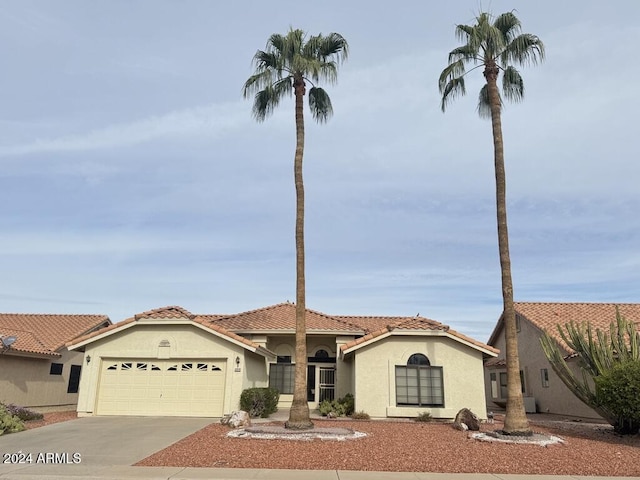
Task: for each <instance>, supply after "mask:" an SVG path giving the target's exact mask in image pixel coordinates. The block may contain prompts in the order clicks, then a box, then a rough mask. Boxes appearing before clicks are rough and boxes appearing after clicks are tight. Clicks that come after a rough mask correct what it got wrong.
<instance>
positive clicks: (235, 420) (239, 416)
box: [220, 410, 251, 428]
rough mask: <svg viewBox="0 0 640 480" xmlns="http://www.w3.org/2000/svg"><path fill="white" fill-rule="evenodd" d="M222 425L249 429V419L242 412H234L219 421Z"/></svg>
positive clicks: (245, 413)
mask: <svg viewBox="0 0 640 480" xmlns="http://www.w3.org/2000/svg"><path fill="white" fill-rule="evenodd" d="M220 423H222V424H223V425H229V426H230V427H232V428H240V427H250V426H251V417H250V416H249V414H248V413H247V412H245V411H244V410H236V411H234V412H231V415H225V416H224V417H222V419H221V420H220Z"/></svg>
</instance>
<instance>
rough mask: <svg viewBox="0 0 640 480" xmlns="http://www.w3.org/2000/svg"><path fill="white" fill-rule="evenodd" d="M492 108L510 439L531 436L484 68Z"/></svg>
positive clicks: (500, 170) (490, 77) (493, 82)
mask: <svg viewBox="0 0 640 480" xmlns="http://www.w3.org/2000/svg"><path fill="white" fill-rule="evenodd" d="M484 76H485V78H486V80H487V90H488V96H489V103H490V108H491V126H492V130H493V154H494V162H495V175H496V210H497V220H498V250H499V252H500V269H501V272H502V302H503V313H502V315H503V322H504V332H505V334H504V335H505V346H506V361H507V412H506V415H505V418H504V432H505V433H508V434H511V435H531V434H532V432H531V429H530V428H529V422H528V420H527V414H526V412H525V410H524V402H523V400H522V386H521V381H520V359H519V357H518V332H517V328H516V312H515V307H514V305H513V281H512V279H511V258H510V255H509V232H508V230H507V199H506V191H507V181H506V175H505V168H504V146H503V143H502V122H501V118H500V110H501V105H500V96H499V93H498V84H497V79H498V67H497V66H496V65H495V63H494V64H487V67H486V68H485V71H484Z"/></svg>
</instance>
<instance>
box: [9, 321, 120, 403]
mask: <svg viewBox="0 0 640 480" xmlns="http://www.w3.org/2000/svg"><path fill="white" fill-rule="evenodd" d="M108 325H111V321H110V320H109V318H108V317H107V316H105V315H46V314H22V313H0V338H2V339H3V340H4V342H2V343H0V402H3V403H6V404H8V403H14V404H17V405H21V406H26V407H58V406H73V407H75V405H76V404H77V402H78V384H79V381H80V372H81V370H82V359H83V355H82V353H79V352H70V351H68V350H67V348H66V346H65V343H66V342H68V341H69V340H71V339H73V338H76V337H77V336H79V335H84V334H87V333H90V332H92V331H94V330H97V329H99V328H102V327H105V326H108Z"/></svg>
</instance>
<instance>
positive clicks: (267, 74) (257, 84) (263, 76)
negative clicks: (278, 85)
mask: <svg viewBox="0 0 640 480" xmlns="http://www.w3.org/2000/svg"><path fill="white" fill-rule="evenodd" d="M273 74H274V71H273V70H263V71H261V72H259V73H256V74H254V75H251V76H250V77H249V78H248V79H247V81H246V82H244V86H243V87H242V96H243V97H244V98H248V97H249V96H250V95H252V94H254V93H256V92H258V91H260V90H262V89H263V88H265V87H266V86H267V85H270V84H272V83H273Z"/></svg>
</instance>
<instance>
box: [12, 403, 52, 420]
mask: <svg viewBox="0 0 640 480" xmlns="http://www.w3.org/2000/svg"><path fill="white" fill-rule="evenodd" d="M5 407H6V408H7V411H8V412H9V413H10V414H11V415H15V416H16V417H18V418H19V419H20V420H22V421H23V422H28V421H29V420H42V418H43V415H42V414H41V413H40V412H36V411H34V410H31V409H29V408H27V407H21V406H19V405H14V404H13V403H10V404H8V405H5Z"/></svg>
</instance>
